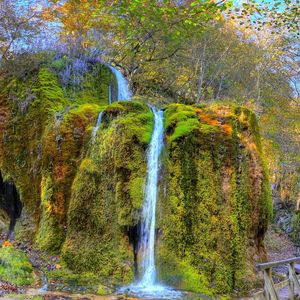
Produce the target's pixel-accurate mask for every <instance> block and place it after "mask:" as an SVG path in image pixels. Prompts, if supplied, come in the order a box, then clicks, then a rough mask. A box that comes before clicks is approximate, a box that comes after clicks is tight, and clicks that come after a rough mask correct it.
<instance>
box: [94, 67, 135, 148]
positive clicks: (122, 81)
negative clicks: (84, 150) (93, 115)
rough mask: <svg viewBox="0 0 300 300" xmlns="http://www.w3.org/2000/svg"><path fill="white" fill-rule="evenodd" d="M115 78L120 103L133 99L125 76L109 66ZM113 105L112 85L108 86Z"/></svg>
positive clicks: (97, 127)
mask: <svg viewBox="0 0 300 300" xmlns="http://www.w3.org/2000/svg"><path fill="white" fill-rule="evenodd" d="M108 67H109V68H110V70H111V71H112V73H113V74H114V76H115V77H116V81H117V85H118V101H122V100H129V99H130V98H131V97H132V93H131V91H130V90H129V86H128V81H127V80H126V78H125V77H124V76H123V74H122V73H121V72H120V71H119V70H118V69H116V68H114V67H113V66H111V65H108ZM111 103H112V95H111V85H109V86H108V104H109V105H110V104H111ZM102 113H103V111H100V113H99V115H98V119H97V124H96V126H95V127H94V130H93V134H92V142H93V143H94V142H95V140H96V137H97V131H98V129H99V127H100V125H101V121H102Z"/></svg>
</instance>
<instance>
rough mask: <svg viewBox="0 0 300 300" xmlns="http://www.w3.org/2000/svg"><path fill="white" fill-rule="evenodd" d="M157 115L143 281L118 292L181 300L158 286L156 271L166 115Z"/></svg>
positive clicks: (142, 245)
mask: <svg viewBox="0 0 300 300" xmlns="http://www.w3.org/2000/svg"><path fill="white" fill-rule="evenodd" d="M151 110H152V112H153V115H154V128H153V131H152V137H151V142H150V147H149V150H148V155H147V171H148V173H147V185H146V189H145V197H144V203H143V210H142V224H141V232H140V237H139V246H140V251H141V252H142V256H141V261H140V265H139V267H140V269H141V271H142V272H141V276H140V279H139V280H138V281H137V282H135V283H133V284H131V285H129V286H126V287H123V288H121V289H120V290H119V292H121V293H124V292H126V293H129V294H132V295H134V296H138V297H142V298H143V299H144V298H145V299H147V298H149V299H158V298H159V299H178V298H180V299H182V297H181V296H182V293H181V292H179V291H175V290H173V289H171V288H169V287H167V286H164V285H162V284H159V283H158V282H157V280H156V267H155V223H156V200H157V185H158V174H159V168H160V163H159V158H160V154H161V151H162V148H163V137H164V115H163V111H162V110H159V111H156V109H155V108H151Z"/></svg>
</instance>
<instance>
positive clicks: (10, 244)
mask: <svg viewBox="0 0 300 300" xmlns="http://www.w3.org/2000/svg"><path fill="white" fill-rule="evenodd" d="M6 247H13V244H12V243H11V242H10V241H8V240H7V241H5V242H4V243H3V244H2V248H6Z"/></svg>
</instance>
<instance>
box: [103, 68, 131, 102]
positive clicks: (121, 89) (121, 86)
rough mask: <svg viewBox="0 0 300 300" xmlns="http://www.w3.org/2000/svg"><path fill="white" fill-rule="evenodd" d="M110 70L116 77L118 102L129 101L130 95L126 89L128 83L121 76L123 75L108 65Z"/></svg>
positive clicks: (127, 88)
mask: <svg viewBox="0 0 300 300" xmlns="http://www.w3.org/2000/svg"><path fill="white" fill-rule="evenodd" d="M108 67H109V68H110V69H111V71H112V73H113V74H114V76H115V77H116V80H117V84H118V101H121V100H129V99H130V98H131V97H132V93H131V91H130V90H129V87H128V81H127V80H126V78H125V77H124V76H123V74H122V73H121V72H120V71H119V70H118V69H116V68H114V67H113V66H110V65H108Z"/></svg>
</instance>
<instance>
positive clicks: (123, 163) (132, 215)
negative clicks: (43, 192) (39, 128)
mask: <svg viewBox="0 0 300 300" xmlns="http://www.w3.org/2000/svg"><path fill="white" fill-rule="evenodd" d="M134 106H135V107H138V112H134V110H133V107H134ZM115 109H118V110H115ZM103 115H104V117H103V123H102V125H101V126H100V129H99V131H98V135H97V139H96V142H95V144H93V145H90V149H89V151H88V152H87V155H86V157H85V159H84V160H83V161H82V162H81V165H80V168H79V171H78V173H77V175H76V178H75V180H74V182H73V185H72V196H71V201H70V204H69V210H68V231H67V239H66V241H65V243H64V247H63V252H62V253H63V258H64V260H65V261H66V262H67V264H68V266H69V267H71V268H73V269H74V270H75V271H77V272H85V271H87V270H93V271H94V272H95V273H97V274H98V275H99V276H101V277H103V278H105V279H106V280H108V281H110V280H111V281H112V282H113V283H119V284H120V283H123V284H125V283H129V282H131V281H132V280H133V276H134V257H133V248H132V247H133V245H130V243H129V237H128V235H127V229H128V228H130V227H133V226H136V225H137V224H138V222H139V216H140V209H141V207H142V203H143V188H144V181H145V178H146V155H145V151H146V149H147V145H148V142H149V141H150V139H149V138H145V137H149V136H151V131H152V123H153V117H152V115H151V114H149V108H148V107H147V106H146V105H144V104H141V103H126V102H124V103H118V104H113V105H112V106H109V107H107V109H106V110H104V112H103ZM91 237H93V238H92V240H91Z"/></svg>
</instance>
